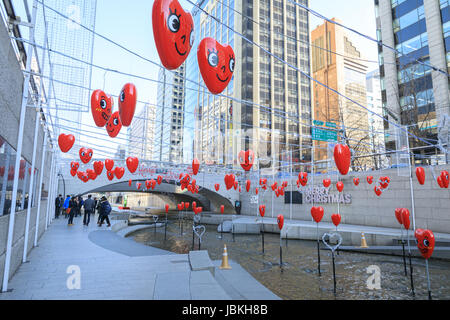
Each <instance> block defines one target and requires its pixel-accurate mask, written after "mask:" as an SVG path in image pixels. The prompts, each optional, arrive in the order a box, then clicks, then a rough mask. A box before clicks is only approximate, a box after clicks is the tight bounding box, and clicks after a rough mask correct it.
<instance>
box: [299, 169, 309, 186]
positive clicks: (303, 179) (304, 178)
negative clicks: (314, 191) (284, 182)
mask: <svg viewBox="0 0 450 320" xmlns="http://www.w3.org/2000/svg"><path fill="white" fill-rule="evenodd" d="M298 181H300V184H301V185H302V186H303V187H305V186H306V184H307V183H308V173H306V172H300V173H299V174H298Z"/></svg>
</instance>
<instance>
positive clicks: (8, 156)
mask: <svg viewBox="0 0 450 320" xmlns="http://www.w3.org/2000/svg"><path fill="white" fill-rule="evenodd" d="M5 153H6V159H5V173H4V174H3V181H2V198H1V200H0V216H2V215H3V214H4V212H3V210H4V208H5V199H6V191H7V187H8V175H9V174H8V173H9V163H10V162H11V147H10V146H9V144H8V143H5Z"/></svg>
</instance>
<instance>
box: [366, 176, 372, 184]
mask: <svg viewBox="0 0 450 320" xmlns="http://www.w3.org/2000/svg"><path fill="white" fill-rule="evenodd" d="M367 183H368V184H372V183H373V177H372V176H368V177H367Z"/></svg>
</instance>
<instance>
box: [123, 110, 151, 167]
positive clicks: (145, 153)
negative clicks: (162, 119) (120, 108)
mask: <svg viewBox="0 0 450 320" xmlns="http://www.w3.org/2000/svg"><path fill="white" fill-rule="evenodd" d="M155 119H156V108H155V107H154V106H151V105H149V104H145V106H144V109H142V111H141V112H140V113H139V114H137V115H136V116H135V117H134V119H133V125H132V126H130V127H128V154H129V155H130V156H133V157H138V158H139V159H141V160H152V159H153V152H154V137H155Z"/></svg>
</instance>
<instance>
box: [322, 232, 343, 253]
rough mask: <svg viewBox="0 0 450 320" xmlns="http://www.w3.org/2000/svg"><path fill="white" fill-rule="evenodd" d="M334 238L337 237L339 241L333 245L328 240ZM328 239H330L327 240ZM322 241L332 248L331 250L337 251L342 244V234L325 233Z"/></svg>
mask: <svg viewBox="0 0 450 320" xmlns="http://www.w3.org/2000/svg"><path fill="white" fill-rule="evenodd" d="M332 239H336V240H337V243H336V244H335V245H334V246H332V245H331V244H330V243H329V242H328V241H331V240H332ZM327 240H328V241H327ZM322 242H323V243H324V244H325V246H326V247H327V248H328V249H330V250H331V251H333V252H335V251H336V250H337V249H339V247H340V246H341V244H342V236H341V235H340V234H339V233H331V234H330V233H324V234H323V235H322Z"/></svg>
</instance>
